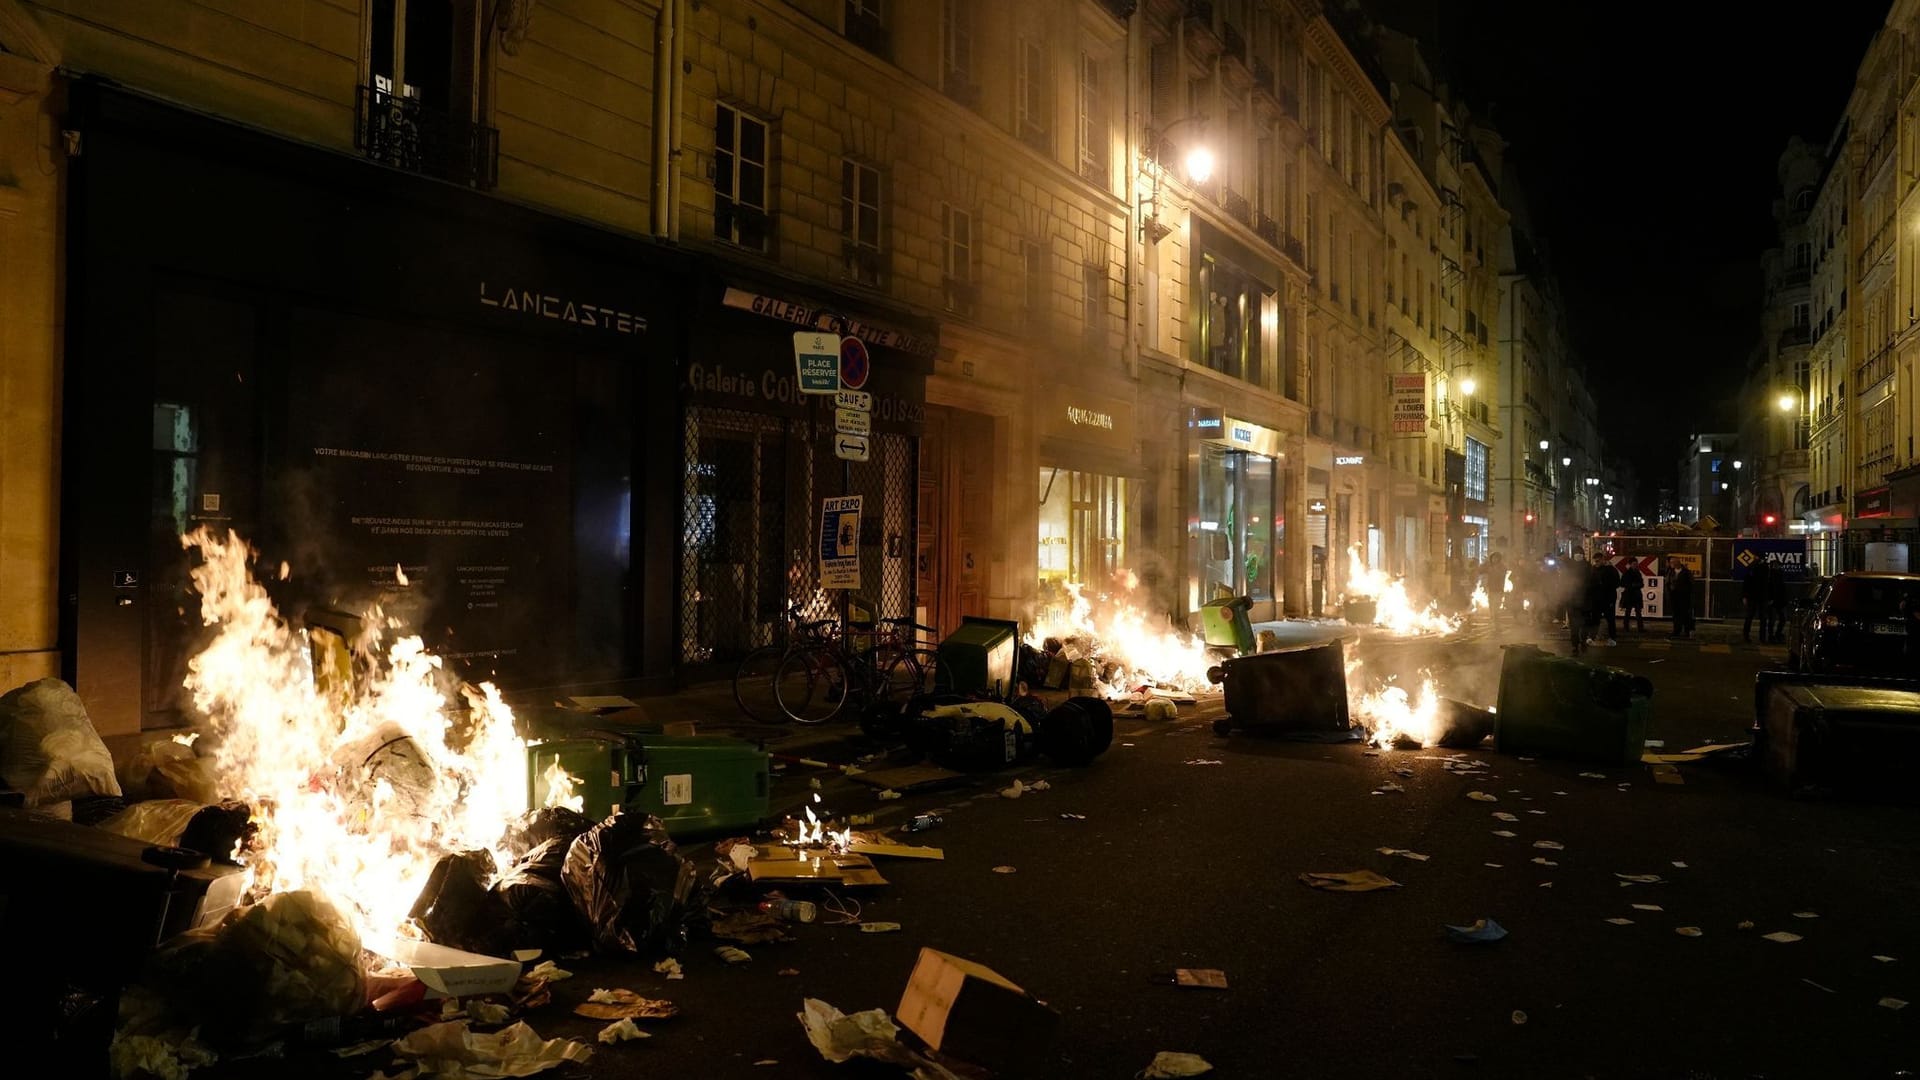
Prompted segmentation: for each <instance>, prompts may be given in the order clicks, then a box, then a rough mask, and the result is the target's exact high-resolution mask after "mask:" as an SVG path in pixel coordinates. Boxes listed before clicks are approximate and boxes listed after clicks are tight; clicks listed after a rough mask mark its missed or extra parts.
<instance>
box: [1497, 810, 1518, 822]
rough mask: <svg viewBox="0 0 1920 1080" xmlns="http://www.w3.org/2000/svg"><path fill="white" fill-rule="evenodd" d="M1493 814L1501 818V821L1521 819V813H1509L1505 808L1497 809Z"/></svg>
mask: <svg viewBox="0 0 1920 1080" xmlns="http://www.w3.org/2000/svg"><path fill="white" fill-rule="evenodd" d="M1493 816H1494V817H1496V818H1499V819H1500V820H1501V821H1519V820H1520V815H1518V814H1509V813H1507V812H1506V811H1505V810H1495V811H1494V812H1493Z"/></svg>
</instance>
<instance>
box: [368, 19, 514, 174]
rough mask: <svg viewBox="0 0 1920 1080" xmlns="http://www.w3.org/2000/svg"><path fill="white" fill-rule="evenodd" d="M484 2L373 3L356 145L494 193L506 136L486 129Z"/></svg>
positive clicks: (390, 161) (394, 161) (398, 165)
mask: <svg viewBox="0 0 1920 1080" xmlns="http://www.w3.org/2000/svg"><path fill="white" fill-rule="evenodd" d="M480 8H481V5H480V4H479V3H478V2H477V0H414V2H413V3H410V4H400V3H398V2H397V0H372V11H371V14H370V19H369V22H370V27H369V32H368V36H367V39H366V41H367V52H366V57H365V61H366V69H365V70H366V76H367V77H366V83H365V85H363V86H362V87H361V88H360V92H359V95H358V101H357V103H356V104H357V108H356V116H355V124H354V145H355V146H356V147H357V148H358V149H360V150H361V151H362V152H364V153H365V154H366V155H367V156H368V157H370V158H372V159H374V160H376V161H379V162H381V163H383V164H386V165H391V166H394V167H396V168H401V169H407V170H410V171H413V172H421V173H426V174H427V175H430V176H437V177H440V178H441V179H444V180H450V181H453V182H455V183H460V184H467V185H471V186H474V187H481V188H490V187H492V186H493V184H494V181H495V179H496V177H497V174H498V158H499V133H498V132H496V131H494V130H493V129H492V128H490V127H487V126H485V124H484V120H485V119H486V116H487V112H488V101H487V97H488V94H489V93H490V91H491V87H490V85H489V80H488V77H487V68H488V65H487V62H486V58H487V48H486V39H485V36H484V35H483V34H482V32H481V14H480Z"/></svg>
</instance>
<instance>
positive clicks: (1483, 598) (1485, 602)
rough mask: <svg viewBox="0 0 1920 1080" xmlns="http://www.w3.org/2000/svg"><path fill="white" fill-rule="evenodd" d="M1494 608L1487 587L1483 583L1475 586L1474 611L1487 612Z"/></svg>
mask: <svg viewBox="0 0 1920 1080" xmlns="http://www.w3.org/2000/svg"><path fill="white" fill-rule="evenodd" d="M1492 607H1493V600H1492V599H1491V598H1489V597H1488V596H1487V587H1486V585H1485V584H1484V583H1482V582H1478V581H1476V582H1474V584H1473V610H1475V611H1487V610H1490V609H1491V608H1492Z"/></svg>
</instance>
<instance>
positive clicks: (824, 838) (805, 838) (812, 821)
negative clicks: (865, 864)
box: [791, 795, 853, 851]
mask: <svg viewBox="0 0 1920 1080" xmlns="http://www.w3.org/2000/svg"><path fill="white" fill-rule="evenodd" d="M819 800H820V797H819V796H818V795H815V796H814V801H815V802H818V801H819ZM806 814H807V820H806V821H804V822H801V823H800V831H799V833H798V834H796V835H795V836H794V838H793V840H792V841H791V843H792V844H793V846H795V847H820V846H822V845H824V846H826V847H827V848H829V849H831V850H833V851H845V850H847V847H848V845H850V844H852V843H853V828H852V826H848V827H847V828H845V829H841V830H839V831H838V832H835V831H833V830H830V829H828V828H827V823H826V822H825V821H823V820H821V818H820V816H819V815H818V814H815V813H814V812H813V807H811V806H809V807H807V808H806Z"/></svg>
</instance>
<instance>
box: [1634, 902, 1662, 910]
mask: <svg viewBox="0 0 1920 1080" xmlns="http://www.w3.org/2000/svg"><path fill="white" fill-rule="evenodd" d="M1633 910H1635V911H1665V910H1667V909H1666V908H1663V907H1661V906H1660V905H1659V904H1635V905H1633Z"/></svg>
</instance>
